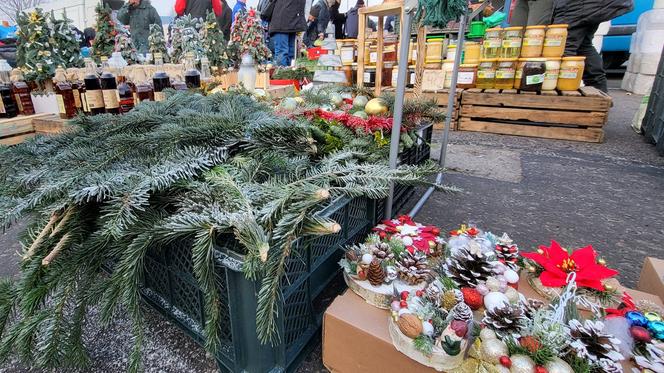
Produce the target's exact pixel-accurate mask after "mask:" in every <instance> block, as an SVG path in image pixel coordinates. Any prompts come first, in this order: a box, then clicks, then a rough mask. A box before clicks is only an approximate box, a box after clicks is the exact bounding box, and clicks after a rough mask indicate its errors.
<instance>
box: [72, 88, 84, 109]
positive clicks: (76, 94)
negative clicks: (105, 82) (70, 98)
mask: <svg viewBox="0 0 664 373" xmlns="http://www.w3.org/2000/svg"><path fill="white" fill-rule="evenodd" d="M72 92H73V93H74V105H75V106H76V108H77V109H80V108H81V107H82V106H81V92H79V91H78V89H72Z"/></svg>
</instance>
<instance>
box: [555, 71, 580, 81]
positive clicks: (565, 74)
mask: <svg viewBox="0 0 664 373" xmlns="http://www.w3.org/2000/svg"><path fill="white" fill-rule="evenodd" d="M577 76H578V72H577V71H576V69H570V70H567V69H566V70H561V71H560V76H559V78H562V79H576V77H577Z"/></svg>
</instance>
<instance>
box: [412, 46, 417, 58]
mask: <svg viewBox="0 0 664 373" xmlns="http://www.w3.org/2000/svg"><path fill="white" fill-rule="evenodd" d="M412 58H413V61H415V60H417V49H413V57H412Z"/></svg>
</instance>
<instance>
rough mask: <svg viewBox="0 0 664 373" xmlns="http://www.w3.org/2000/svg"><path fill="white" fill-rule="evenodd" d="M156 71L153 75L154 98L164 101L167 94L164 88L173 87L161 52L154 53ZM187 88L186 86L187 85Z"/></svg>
mask: <svg viewBox="0 0 664 373" xmlns="http://www.w3.org/2000/svg"><path fill="white" fill-rule="evenodd" d="M154 65H155V73H154V75H153V76H152V85H153V87H154V100H155V101H163V100H164V99H165V98H166V96H165V93H164V90H165V89H166V88H170V87H171V79H170V78H169V77H168V74H166V71H165V69H164V59H163V57H162V55H161V53H155V54H154ZM185 89H186V86H185Z"/></svg>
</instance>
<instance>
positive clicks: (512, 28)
mask: <svg viewBox="0 0 664 373" xmlns="http://www.w3.org/2000/svg"><path fill="white" fill-rule="evenodd" d="M522 29H523V27H521V26H512V27H505V31H515V30H522Z"/></svg>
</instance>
